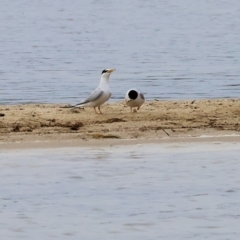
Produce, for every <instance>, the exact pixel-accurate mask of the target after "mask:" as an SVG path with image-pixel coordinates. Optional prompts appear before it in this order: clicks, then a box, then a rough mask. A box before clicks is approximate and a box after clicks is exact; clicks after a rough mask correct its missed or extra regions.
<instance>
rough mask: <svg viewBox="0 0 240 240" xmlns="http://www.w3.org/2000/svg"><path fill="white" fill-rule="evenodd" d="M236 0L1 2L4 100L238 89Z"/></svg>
mask: <svg viewBox="0 0 240 240" xmlns="http://www.w3.org/2000/svg"><path fill="white" fill-rule="evenodd" d="M239 16H240V1H239V0H221V1H220V0H212V1H209V0H202V1H198V0H184V1H181V0H162V1H159V0H149V1H144V0H133V1H131V2H129V0H121V1H101V0H93V1H78V0H72V1H71V2H69V1H67V0H59V1H48V0H35V1H31V0H21V1H19V0H11V1H9V0H2V1H1V8H0V36H1V37H0V103H1V104H5V103H8V104H9V103H10V104H14V103H23V102H51V103H62V102H66V103H76V102H78V101H79V100H81V99H83V98H85V97H86V96H87V95H88V93H89V92H91V91H92V90H93V89H94V88H95V87H96V86H97V85H98V81H99V77H100V73H101V71H102V70H103V69H104V68H109V67H115V68H116V69H117V71H116V72H115V73H114V74H113V75H112V78H111V88H112V93H113V95H112V99H111V101H116V100H119V99H122V98H123V96H124V95H125V92H126V90H128V89H129V88H130V87H137V88H138V89H140V90H142V91H143V92H145V93H146V98H148V99H154V98H159V99H189V98H191V99H192V98H194V99H196V98H216V97H239V96H240V67H239V66H240V17H239Z"/></svg>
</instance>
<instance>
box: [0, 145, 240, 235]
mask: <svg viewBox="0 0 240 240" xmlns="http://www.w3.org/2000/svg"><path fill="white" fill-rule="evenodd" d="M0 159H1V175H0V196H1V205H0V214H1V218H0V232H1V237H2V238H3V239H31V240H32V239H55V238H56V239H66V238H69V239H143V240H145V239H171V240H176V239H211V240H212V239H216V240H220V239H238V238H239V234H240V230H239V220H240V210H239V209H240V202H239V199H240V191H239V190H240V187H239V183H240V175H239V171H240V161H239V160H240V158H239V143H237V144H233V143H222V144H217V143H197V144H194V143H193V144H191V143H190V144H189V143H188V144H186V143H185V144H183V143H182V144H181V143H178V144H161V145H153V144H152V145H150V144H149V145H136V146H129V147H128V146H119V147H102V148H97V147H96V148H65V149H45V150H15V151H13V150H11V151H5V152H1V153H0Z"/></svg>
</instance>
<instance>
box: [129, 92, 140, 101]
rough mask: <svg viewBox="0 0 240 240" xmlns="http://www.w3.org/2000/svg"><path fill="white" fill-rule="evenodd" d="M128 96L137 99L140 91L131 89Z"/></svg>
mask: <svg viewBox="0 0 240 240" xmlns="http://www.w3.org/2000/svg"><path fill="white" fill-rule="evenodd" d="M128 97H129V98H130V99H132V100H135V99H136V98H137V97H138V92H137V91H135V90H130V91H129V92H128Z"/></svg>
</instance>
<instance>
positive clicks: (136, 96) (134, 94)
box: [125, 89, 145, 112]
mask: <svg viewBox="0 0 240 240" xmlns="http://www.w3.org/2000/svg"><path fill="white" fill-rule="evenodd" d="M125 102H126V105H127V106H129V107H130V110H131V112H132V108H135V107H136V108H137V110H139V109H140V107H141V106H142V105H143V103H144V102H145V98H144V95H143V93H142V92H139V91H138V90H136V89H129V90H128V91H127V93H126V96H125Z"/></svg>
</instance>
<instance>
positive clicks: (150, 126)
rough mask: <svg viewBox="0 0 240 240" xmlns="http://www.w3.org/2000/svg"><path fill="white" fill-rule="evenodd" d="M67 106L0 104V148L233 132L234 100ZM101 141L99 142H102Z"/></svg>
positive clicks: (239, 115)
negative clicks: (135, 108)
mask: <svg viewBox="0 0 240 240" xmlns="http://www.w3.org/2000/svg"><path fill="white" fill-rule="evenodd" d="M102 111H103V113H104V114H102V115H100V114H95V113H94V110H93V108H85V109H73V108H69V105H68V104H19V105H12V106H5V105H2V106H1V107H0V115H1V117H0V134H1V135H0V142H1V143H2V144H0V147H3V148H4V146H6V144H14V143H18V144H19V143H22V144H24V143H29V142H35V143H36V142H38V143H41V142H47V145H48V147H51V144H52V146H54V145H56V143H58V144H59V146H60V145H61V143H62V144H63V145H64V144H65V143H68V145H69V146H71V143H73V144H74V142H77V143H78V144H80V145H84V144H85V143H86V142H89V141H90V142H92V141H93V140H96V141H93V142H94V144H102V143H103V142H107V143H112V144H114V142H115V143H116V142H119V141H121V140H134V141H135V143H138V142H141V141H150V142H151V141H153V140H155V141H156V140H161V139H162V140H163V139H164V140H165V141H171V139H172V140H174V139H175V140H176V139H179V138H181V140H183V139H184V138H187V137H191V138H193V137H199V136H203V135H204V136H212V137H214V136H220V135H221V136H227V135H228V136H229V135H235V136H237V135H238V134H239V131H240V125H239V122H240V121H239V120H240V99H212V100H185V101H174V100H172V101H158V100H153V101H147V102H146V103H145V104H144V105H143V106H142V108H141V109H140V110H139V111H134V112H130V108H128V107H127V106H126V105H125V104H124V102H117V103H107V104H105V105H103V107H102ZM103 140H104V141H103Z"/></svg>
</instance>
